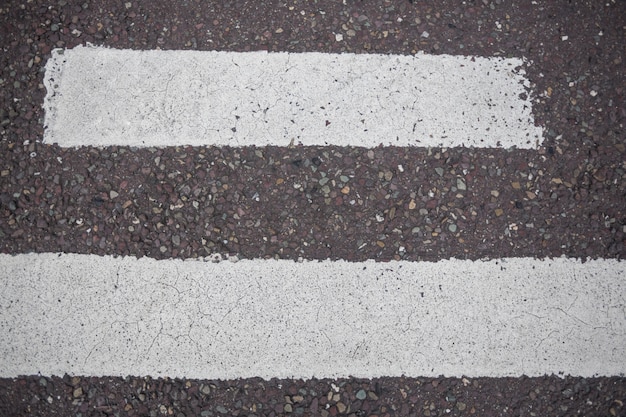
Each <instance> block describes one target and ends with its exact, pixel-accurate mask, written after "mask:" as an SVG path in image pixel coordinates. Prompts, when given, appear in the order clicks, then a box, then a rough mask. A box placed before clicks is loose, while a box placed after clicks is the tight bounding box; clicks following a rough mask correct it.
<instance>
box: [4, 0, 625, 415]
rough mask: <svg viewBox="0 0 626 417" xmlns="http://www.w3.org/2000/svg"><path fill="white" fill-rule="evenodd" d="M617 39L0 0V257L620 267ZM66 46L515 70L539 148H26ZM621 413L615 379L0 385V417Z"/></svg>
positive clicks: (559, 23)
mask: <svg viewBox="0 0 626 417" xmlns="http://www.w3.org/2000/svg"><path fill="white" fill-rule="evenodd" d="M344 3H345V4H344ZM625 36H626V3H625V2H624V1H621V0H605V1H596V0H589V1H583V0H578V1H577V0H574V1H570V2H554V1H543V0H537V1H526V0H523V1H516V2H512V1H511V2H508V1H500V0H492V1H490V0H480V1H479V0H476V1H465V2H462V1H445V0H440V1H417V0H416V1H413V2H409V1H400V0H397V1H389V0H387V1H375V2H374V1H372V2H361V1H356V0H345V1H344V2H341V1H322V0H320V1H317V2H312V1H311V2H302V1H296V0H285V1H274V0H269V1H264V2H256V1H215V2H213V1H195V0H192V1H182V0H176V1H169V2H161V1H158V2H156V1H144V0H141V1H128V2H123V1H113V0H101V1H98V2H92V1H89V0H82V1H66V0H59V1H53V2H47V1H26V0H23V1H17V0H9V1H4V2H2V5H0V46H1V47H2V53H1V54H0V87H1V88H0V250H1V251H2V252H4V253H23V252H31V251H34V252H48V251H65V252H77V253H95V254H120V255H136V256H150V257H154V258H170V257H176V258H188V257H202V256H209V255H213V254H218V253H221V254H225V253H228V254H236V255H238V256H239V257H243V258H270V257H277V258H284V259H297V258H299V257H303V258H307V259H325V258H331V259H339V258H341V259H347V260H364V259H377V260H380V261H386V260H391V259H405V260H436V259H442V258H450V257H456V258H464V259H479V258H498V257H503V256H536V257H552V256H563V255H564V256H568V257H580V258H587V257H591V258H617V259H622V258H623V257H624V255H625V254H626V247H625V246H624V244H625V243H626V214H625V211H626V162H625V161H626V145H625V140H624V136H625V134H624V122H625V120H626V100H625V99H624V88H625V87H624V86H625V85H626V77H625V76H624V71H625V68H626V66H625V60H626V56H625V55H626V50H625V46H624V45H625V44H624V38H625ZM86 42H91V43H94V44H98V45H104V46H109V47H115V48H133V49H156V48H161V49H196V50H214V49H217V50H235V51H247V50H260V49H265V50H270V51H290V52H302V51H320V52H344V51H346V52H356V53H373V52H375V53H398V54H413V53H416V52H417V51H425V52H427V53H434V54H438V53H447V54H467V55H480V56H494V55H500V56H507V57H525V58H527V59H529V60H530V61H532V65H530V66H529V67H528V68H527V72H528V77H529V79H530V80H531V82H532V92H531V94H532V95H533V97H534V99H535V104H534V106H533V112H534V117H535V120H536V122H537V123H539V124H541V125H542V126H544V130H545V132H546V135H545V138H544V143H543V146H542V147H541V148H540V149H539V150H538V151H518V150H505V149H493V150H487V151H485V150H472V149H435V148H433V149H419V148H415V149H393V148H377V149H373V150H365V149H359V148H336V147H332V146H330V147H320V148H303V147H294V148H272V147H267V148H239V149H230V148H221V149H218V148H170V149H144V150H135V149H131V148H125V147H116V148H105V149H96V148H88V147H87V148H81V149H61V148H59V147H56V146H45V145H42V144H41V139H42V136H43V128H44V127H43V112H42V107H41V106H42V103H43V97H44V95H45V89H44V87H43V73H42V68H43V66H44V65H45V62H46V60H47V58H48V57H49V56H50V51H51V49H53V48H56V47H73V46H75V45H78V44H84V43H86ZM88 134H89V132H85V135H88ZM324 177H325V178H329V180H328V181H325V180H324V179H323V178H324ZM425 337H427V335H425ZM333 383H334V384H335V386H336V387H337V388H336V389H335V388H333V386H332V385H331V384H333ZM329 393H330V394H329ZM624 401H626V380H625V379H624V378H623V377H621V378H599V379H580V378H565V379H561V378H559V377H555V376H551V377H546V378H536V379H528V378H518V379H496V380H489V379H477V380H472V381H467V382H465V381H464V380H462V379H445V378H442V379H439V380H436V381H433V380H419V379H406V380H404V379H385V378H383V379H379V380H373V381H369V380H368V381H361V380H346V381H308V382H303V381H269V382H264V381H259V380H246V381H230V382H219V381H178V380H167V379H160V380H150V379H134V378H128V379H116V378H80V377H75V378H71V377H65V378H64V379H58V378H52V379H50V378H40V377H36V376H30V377H24V378H19V379H16V380H7V379H4V380H0V412H1V413H2V415H8V416H12V415H83V416H85V415H94V416H95V415H102V416H104V415H187V416H190V415H194V414H200V415H205V416H210V415H227V414H238V415H272V414H273V415H281V414H286V413H295V414H298V415H300V414H301V415H325V413H328V414H329V415H343V414H352V415H359V416H360V415H411V414H413V415H425V416H428V415H430V416H435V415H447V414H450V415H468V414H470V415H471V414H475V415H485V416H488V415H524V416H527V415H537V416H541V415H586V416H596V415H597V416H607V415H613V416H618V415H624V413H626V411H625V408H624V405H623V403H624ZM327 405H328V407H327ZM448 410H449V411H448ZM202 412H204V414H202Z"/></svg>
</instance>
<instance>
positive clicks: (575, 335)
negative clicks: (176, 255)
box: [0, 254, 626, 378]
mask: <svg viewBox="0 0 626 417" xmlns="http://www.w3.org/2000/svg"><path fill="white" fill-rule="evenodd" d="M0 264H1V265H3V268H2V270H1V271H0V288H1V290H0V333H1V334H2V335H3V337H2V338H0V377H14V376H17V375H21V374H30V375H32V374H37V373H41V374H43V375H62V374H64V373H69V374H79V375H129V374H130V375H152V376H159V375H162V376H169V377H177V376H178V377H187V378H239V377H253V376H255V377H256V376H260V377H263V378H273V377H280V378H282V377H296V378H300V377H302V378H309V377H333V378H335V377H347V376H355V377H376V376H382V375H386V376H400V375H406V376H439V375H445V376H461V375H466V376H492V377H502V376H519V375H522V374H525V375H529V376H539V375H543V374H551V373H563V374H571V375H579V376H592V375H619V374H622V375H623V374H624V373H625V372H626V361H624V358H625V357H626V282H625V281H624V277H625V276H626V263H623V262H621V263H620V262H618V261H616V260H598V261H588V262H585V263H581V262H580V261H577V260H572V259H564V258H561V259H553V260H543V261H540V260H534V259H530V258H510V259H503V260H499V261H477V262H472V261H460V260H445V261H439V262H436V263H428V262H419V263H408V262H390V263H375V262H373V261H369V262H362V263H349V262H344V261H339V262H331V261H325V262H308V261H305V262H302V263H296V262H292V261H274V260H268V261H260V260H257V261H245V260H242V261H239V262H237V263H233V262H230V261H222V262H220V263H211V262H203V261H198V260H193V261H189V260H187V261H180V260H167V261H156V260H154V259H148V258H141V259H135V258H113V257H109V256H106V257H99V256H94V255H76V254H74V255H59V254H23V255H16V256H11V255H4V254H3V255H0Z"/></svg>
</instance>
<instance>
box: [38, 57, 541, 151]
mask: <svg viewBox="0 0 626 417" xmlns="http://www.w3.org/2000/svg"><path fill="white" fill-rule="evenodd" d="M523 66H524V61H523V60H522V59H519V58H500V57H491V58H483V57H471V56H450V55H424V54H419V55H416V56H403V55H377V54H360V55H358V54H324V53H298V54H296V53H267V52H245V53H238V52H217V51H131V50H115V49H106V48H102V47H92V46H88V47H82V46H78V47H76V48H74V49H69V50H67V49H65V50H64V49H55V50H53V51H52V56H51V58H50V59H49V60H48V62H47V64H46V73H45V75H44V84H45V86H46V89H47V95H46V98H45V101H44V108H45V125H46V129H45V132H44V142H45V143H58V144H59V145H61V146H68V147H73V146H83V145H92V146H108V145H129V146H174V145H196V146H204V145H218V146H223V145H229V146H249V145H256V146H264V145H279V146H286V145H288V144H290V143H293V144H299V143H302V144H303V145H338V146H363V147H376V146H378V145H380V144H382V145H385V146H387V145H393V146H419V147H427V146H444V147H451V146H465V147H479V148H487V147H497V146H502V147H505V148H510V147H517V148H535V147H536V146H537V145H538V144H539V143H540V142H541V140H542V128H540V127H538V126H535V124H534V118H533V115H532V111H531V109H532V104H531V98H530V94H528V91H527V87H528V85H529V83H528V81H527V80H526V79H525V77H524V75H525V72H524V70H523Z"/></svg>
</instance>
